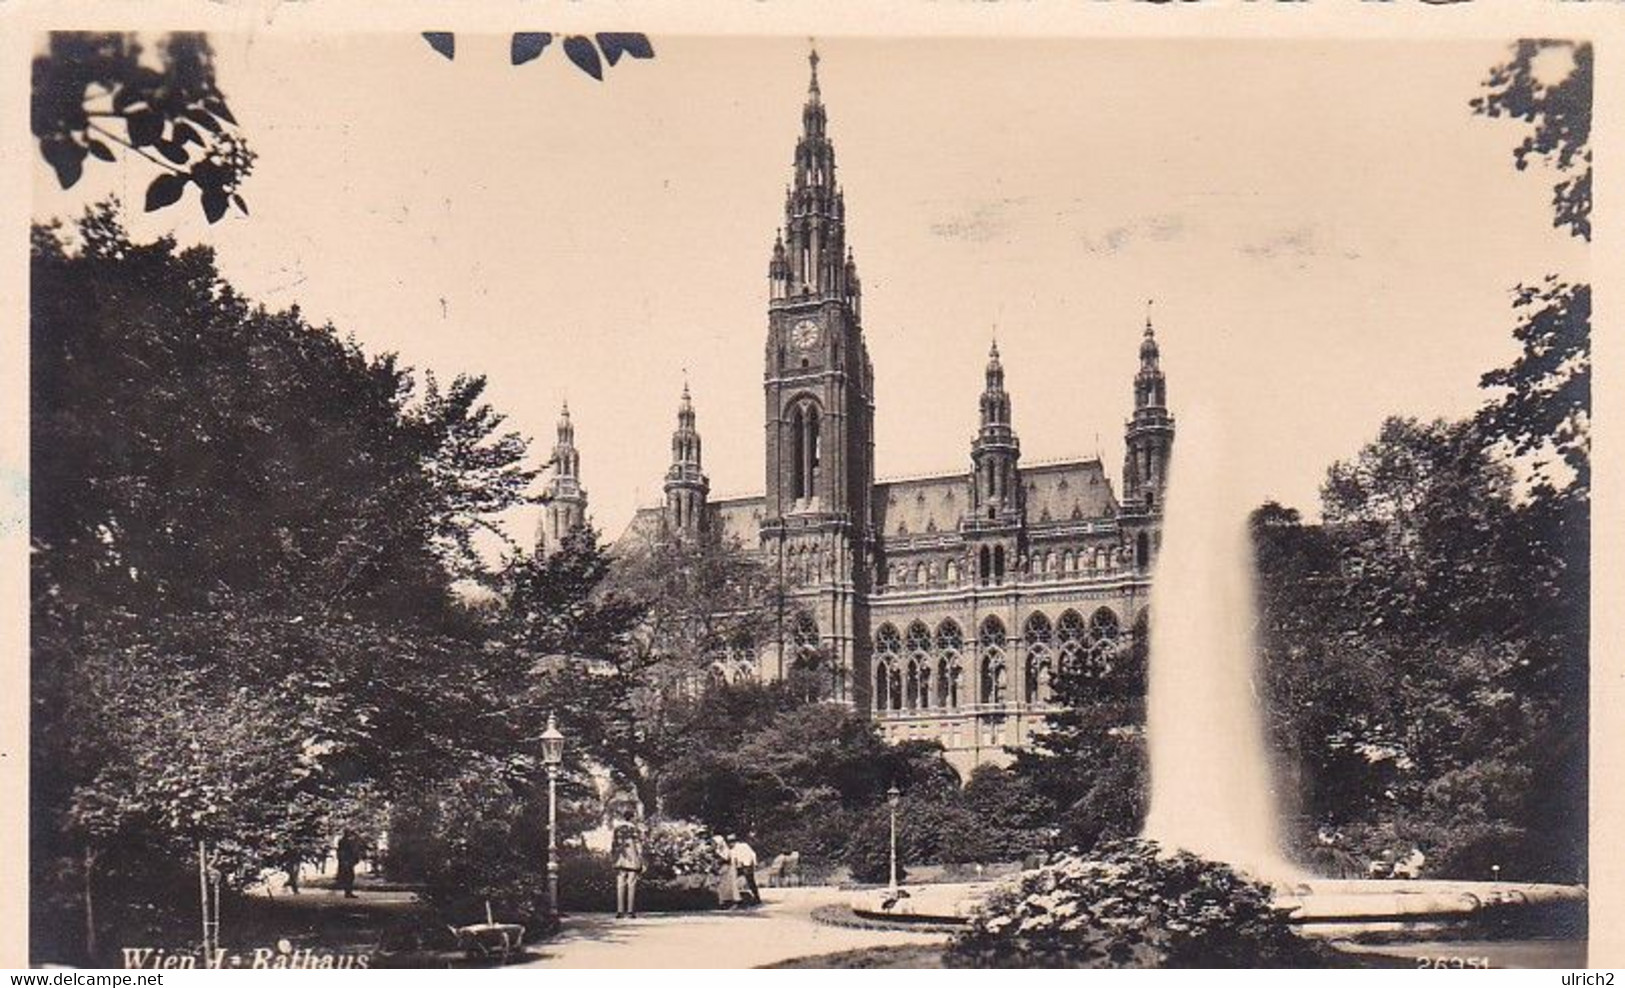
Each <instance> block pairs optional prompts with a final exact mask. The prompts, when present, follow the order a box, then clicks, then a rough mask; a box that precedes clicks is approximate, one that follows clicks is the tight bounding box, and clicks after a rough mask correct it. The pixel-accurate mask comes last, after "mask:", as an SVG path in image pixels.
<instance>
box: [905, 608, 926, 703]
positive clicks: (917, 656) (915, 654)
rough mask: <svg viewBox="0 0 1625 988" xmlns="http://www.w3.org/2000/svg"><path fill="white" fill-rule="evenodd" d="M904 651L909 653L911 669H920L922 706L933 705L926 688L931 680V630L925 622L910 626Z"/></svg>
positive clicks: (916, 622)
mask: <svg viewBox="0 0 1625 988" xmlns="http://www.w3.org/2000/svg"><path fill="white" fill-rule="evenodd" d="M904 650H905V651H906V652H907V653H908V661H909V667H910V668H914V667H916V666H917V667H918V668H919V669H920V672H921V678H920V683H921V689H920V706H922V707H929V706H930V705H931V694H930V692H929V690H928V689H926V688H925V687H926V686H928V685H929V683H930V679H931V673H930V669H931V629H929V628H927V627H926V626H925V623H924V622H923V621H915V622H914V623H913V624H911V625H909V626H908V638H907V640H906V641H905V643H904Z"/></svg>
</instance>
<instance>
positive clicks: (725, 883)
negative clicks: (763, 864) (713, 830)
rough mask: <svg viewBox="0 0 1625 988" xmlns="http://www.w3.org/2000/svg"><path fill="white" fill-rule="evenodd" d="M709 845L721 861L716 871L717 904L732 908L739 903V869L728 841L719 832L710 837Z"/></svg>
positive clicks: (720, 906) (721, 906) (723, 907)
mask: <svg viewBox="0 0 1625 988" xmlns="http://www.w3.org/2000/svg"><path fill="white" fill-rule="evenodd" d="M711 846H712V848H713V849H714V850H715V851H716V855H717V858H718V860H720V861H721V862H722V869H721V870H720V871H719V872H718V873H717V906H718V908H721V909H732V908H733V907H734V906H737V905H739V869H738V868H737V867H735V865H734V859H733V855H732V854H731V853H730V851H731V850H732V849H731V848H730V847H729V846H728V841H727V839H726V838H724V837H723V836H722V835H721V834H718V835H716V836H715V837H713V838H712V839H711Z"/></svg>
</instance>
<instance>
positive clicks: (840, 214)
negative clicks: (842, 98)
mask: <svg viewBox="0 0 1625 988" xmlns="http://www.w3.org/2000/svg"><path fill="white" fill-rule="evenodd" d="M807 61H808V64H809V66H810V67H811V71H810V76H809V80H808V84H807V102H806V105H805V106H804V107H802V111H801V136H800V138H798V139H797V141H796V152H795V158H794V170H793V173H792V176H791V181H790V185H789V187H788V188H787V189H786V190H785V200H784V229H783V233H782V236H783V240H784V248H783V254H782V259H781V254H780V248H779V245H778V242H777V240H775V242H774V246H773V258H772V261H771V263H770V264H769V265H768V277H769V281H770V284H771V289H770V292H769V297H770V298H771V299H772V300H774V301H781V300H791V301H794V300H798V299H802V298H807V297H824V298H831V297H833V298H836V299H840V300H848V299H851V298H854V297H855V296H854V293H853V292H852V290H851V287H850V282H849V279H848V277H847V274H848V267H849V266H848V263H847V262H848V260H849V258H848V256H847V252H846V204H845V200H844V197H843V196H842V194H841V189H840V186H839V185H838V184H837V183H836V180H835V146H834V145H833V144H832V143H831V142H830V140H829V137H828V136H826V134H825V125H826V123H827V116H826V111H825V108H824V100H823V95H822V92H821V90H820V88H819V83H818V62H819V55H818V50H817V49H816V48H814V49H812V50H811V51H810V52H809V53H808V56H807Z"/></svg>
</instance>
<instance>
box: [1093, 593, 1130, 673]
mask: <svg viewBox="0 0 1625 988" xmlns="http://www.w3.org/2000/svg"><path fill="white" fill-rule="evenodd" d="M1119 638H1120V636H1119V628H1118V622H1117V615H1116V614H1113V613H1112V611H1111V609H1110V608H1106V607H1102V608H1101V609H1099V610H1098V611H1095V613H1094V614H1093V615H1091V616H1090V618H1089V645H1088V654H1087V658H1086V659H1085V661H1086V662H1088V667H1087V668H1088V669H1089V671H1090V673H1092V674H1094V675H1097V676H1104V675H1105V674H1107V673H1109V672H1111V670H1112V666H1113V664H1114V663H1115V661H1116V659H1117V650H1118V648H1119V646H1120V645H1121V644H1122V643H1121V641H1120V640H1119Z"/></svg>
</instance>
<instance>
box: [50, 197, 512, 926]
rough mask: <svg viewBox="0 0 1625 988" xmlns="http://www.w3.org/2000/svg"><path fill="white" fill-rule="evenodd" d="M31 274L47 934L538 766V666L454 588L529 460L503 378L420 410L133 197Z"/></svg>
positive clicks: (62, 242) (91, 217) (405, 384)
mask: <svg viewBox="0 0 1625 988" xmlns="http://www.w3.org/2000/svg"><path fill="white" fill-rule="evenodd" d="M32 265H33V272H32V273H33V293H32V297H33V309H32V313H31V323H30V332H31V349H30V360H31V371H32V373H31V380H30V386H31V389H32V393H31V398H32V416H33V417H32V423H31V425H32V436H33V450H32V463H31V468H32V471H33V478H34V483H33V485H32V490H33V503H32V506H31V508H32V519H31V534H32V540H33V544H32V549H33V552H32V555H31V567H32V603H33V626H32V635H33V639H32V644H33V654H32V666H31V668H32V691H31V699H32V702H33V714H34V715H33V719H32V724H33V745H32V759H33V769H34V770H33V772H32V780H33V781H32V786H33V809H32V820H33V825H34V843H33V850H34V854H33V862H34V864H35V872H34V874H35V878H36V881H37V882H38V883H39V884H38V889H39V895H37V896H36V900H35V901H36V912H35V921H36V926H35V932H36V935H37V937H38V939H37V940H36V943H37V944H38V945H39V946H38V950H39V951H40V952H41V953H42V954H45V955H51V956H57V957H74V956H82V955H80V954H76V948H75V946H74V945H72V944H67V943H65V942H64V941H63V939H62V931H63V929H64V928H65V926H64V924H63V923H61V922H60V921H59V917H60V916H61V915H62V914H63V911H64V910H75V909H81V910H84V911H86V912H88V911H89V910H90V909H91V908H92V907H93V903H92V901H91V900H92V898H93V896H94V895H95V894H96V893H97V892H98V891H99V892H101V893H102V894H105V895H108V896H109V897H112V898H115V899H116V898H120V897H123V899H124V901H120V902H115V903H113V904H112V908H104V909H102V910H101V911H100V914H101V915H102V916H103V917H104V918H105V919H107V920H108V921H109V922H112V921H113V920H114V918H115V917H116V916H117V915H119V913H120V910H121V909H122V910H123V911H124V912H125V913H129V912H131V911H132V910H136V909H138V907H139V904H138V903H135V902H132V901H129V900H133V899H137V898H139V897H141V896H142V894H143V892H142V890H143V889H145V888H151V887H153V882H154V881H155V880H156V881H157V883H158V884H159V885H161V884H162V881H163V879H162V878H161V876H162V875H163V874H164V873H165V871H166V869H167V870H168V871H169V872H171V873H173V872H176V871H177V870H179V871H182V872H184V870H185V869H186V868H187V867H189V866H190V863H191V862H192V861H194V860H195V858H194V857H193V855H194V854H195V846H196V843H197V842H198V841H202V842H204V843H205V844H206V845H207V846H208V847H209V849H210V854H211V855H213V856H215V857H216V859H217V861H218V864H219V866H220V867H221V868H222V870H223V871H224V872H225V873H226V875H227V877H228V881H229V882H231V883H232V884H233V885H235V886H237V887H240V886H241V885H242V884H243V883H244V882H246V881H248V880H250V879H252V878H253V877H255V876H256V875H258V874H259V873H260V872H261V871H262V870H263V869H265V868H282V867H285V866H286V865H287V864H288V862H289V861H290V860H292V859H295V858H304V859H306V860H311V859H314V858H316V857H317V856H318V855H319V852H320V851H321V849H322V848H324V847H325V846H327V844H328V843H330V841H331V840H332V835H333V834H334V833H335V831H336V829H337V828H338V827H340V826H343V825H350V824H354V825H358V826H361V827H363V828H366V827H369V826H372V825H374V823H375V821H369V817H373V818H375V817H376V816H377V815H378V814H379V810H380V805H381V801H384V800H388V799H391V798H397V797H399V796H400V795H401V794H404V793H412V792H416V791H418V790H420V789H421V788H422V787H423V786H424V785H425V783H426V782H427V781H428V780H434V779H440V778H446V777H449V776H455V775H456V774H458V773H459V772H461V771H464V770H465V769H466V767H467V766H468V765H469V764H470V763H479V764H482V765H484V766H485V767H486V769H487V770H488V773H489V777H491V778H496V779H502V778H511V779H513V780H516V781H520V780H524V779H526V778H527V777H528V775H529V774H530V773H531V772H532V771H533V766H531V765H529V764H528V763H526V762H525V761H524V760H523V759H522V758H517V759H516V756H515V753H516V752H520V753H522V752H524V751H525V750H527V749H526V745H525V744H524V742H525V740H526V739H527V738H531V737H534V735H535V734H536V733H537V732H538V731H539V730H540V726H539V724H538V723H537V722H536V717H537V716H540V714H539V712H538V708H537V707H536V706H535V705H534V704H527V703H523V702H521V701H522V700H525V699H527V698H530V699H533V697H530V696H529V695H528V693H527V690H526V689H525V686H526V682H527V680H526V677H527V676H528V675H529V674H530V665H529V664H528V662H527V659H526V656H525V655H523V654H522V653H520V652H518V651H516V650H513V649H505V648H502V647H500V642H495V643H494V642H493V641H492V640H491V639H490V637H489V636H488V635H487V633H486V631H485V629H484V626H483V624H482V622H481V619H480V618H479V616H478V615H477V614H476V613H475V612H474V611H472V610H470V609H469V608H467V607H465V606H463V605H461V604H460V603H459V601H458V598H457V596H456V595H455V594H454V593H453V587H454V584H455V583H456V582H457V581H458V580H459V579H460V578H464V577H467V576H469V575H470V574H471V573H474V568H475V566H474V561H473V560H472V558H471V556H470V554H469V553H468V552H467V551H465V550H466V544H465V543H464V542H463V541H462V540H461V539H460V537H459V533H463V532H467V531H471V530H474V529H477V528H480V527H483V526H488V525H490V524H491V523H492V519H493V516H495V515H496V514H498V513H500V512H501V511H503V510H506V508H508V507H511V506H513V505H515V504H519V503H522V502H523V501H524V500H526V499H527V498H528V494H527V493H526V491H525V487H526V484H527V483H528V481H529V478H530V477H531V476H533V473H532V471H530V470H528V469H527V468H526V467H525V466H524V465H523V463H522V459H523V456H524V454H525V450H524V444H523V442H522V441H520V440H519V439H518V438H517V437H515V436H511V435H503V434H500V433H499V432H498V431H497V430H498V427H499V424H500V417H499V416H496V415H495V414H494V413H492V412H491V411H490V410H489V409H487V408H485V407H484V406H482V405H481V404H480V403H479V401H478V399H479V395H480V392H481V389H482V387H483V382H482V381H481V380H480V379H478V378H459V379H458V380H457V382H456V383H455V384H454V385H453V387H452V388H451V389H450V390H449V391H448V392H445V393H441V392H440V391H439V390H438V389H437V388H435V387H433V386H431V387H430V388H429V389H428V393H427V396H426V397H423V398H415V397H414V396H415V394H416V391H415V388H414V382H413V378H412V375H411V374H410V372H408V371H407V370H405V369H404V368H401V367H399V366H398V365H397V363H396V361H395V360H394V359H393V358H392V357H389V356H384V357H370V356H368V355H366V354H364V353H363V352H362V351H361V350H360V349H359V348H358V347H357V346H356V345H355V344H354V343H352V342H347V341H343V340H341V339H339V338H338V336H337V334H336V333H334V332H333V331H332V329H331V328H326V327H314V326H311V325H309V324H308V323H307V322H305V320H304V319H303V317H302V316H301V315H300V314H299V313H298V311H297V310H290V311H287V312H269V311H266V310H265V309H264V308H262V307H258V306H254V305H252V304H250V303H249V302H248V301H247V300H246V299H244V298H242V297H241V296H240V295H239V294H237V293H236V292H235V291H234V290H233V289H232V288H231V286H230V285H228V284H226V283H225V282H224V281H223V280H222V279H221V278H220V276H219V274H218V272H217V271H216V269H215V266H214V259H213V255H212V254H211V252H209V251H208V250H206V249H203V248H190V249H184V250H182V249H179V248H178V247H177V246H176V244H175V243H174V242H173V241H172V240H168V239H162V240H159V241H156V242H154V243H150V244H137V243H134V242H132V241H131V240H130V239H129V238H128V236H127V235H126V234H125V233H124V231H123V229H122V226H121V224H120V221H119V215H118V211H117V208H116V206H112V205H103V206H99V207H96V208H94V209H92V210H91V211H90V212H89V213H88V214H87V216H86V217H85V219H84V220H83V221H82V222H81V223H80V224H79V225H78V227H77V228H76V230H75V231H74V232H73V235H72V241H71V243H70V240H69V239H68V237H67V236H66V235H65V234H64V233H63V232H62V231H61V230H59V229H50V228H37V229H36V230H35V232H34V236H33V255H32ZM475 575H478V574H475ZM90 724H94V725H98V728H97V729H96V730H85V729H84V727H85V725H90ZM69 863H71V864H69ZM136 874H140V875H143V876H146V877H145V878H144V879H143V883H138V884H130V883H125V882H122V881H120V880H119V879H120V878H121V877H126V876H130V875H136ZM154 876H160V877H158V878H157V879H155V878H154ZM80 900H83V901H80ZM177 901H179V900H177ZM103 905H104V906H107V905H108V904H107V903H104V904H103ZM90 932H94V927H92V928H91V930H90Z"/></svg>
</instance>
